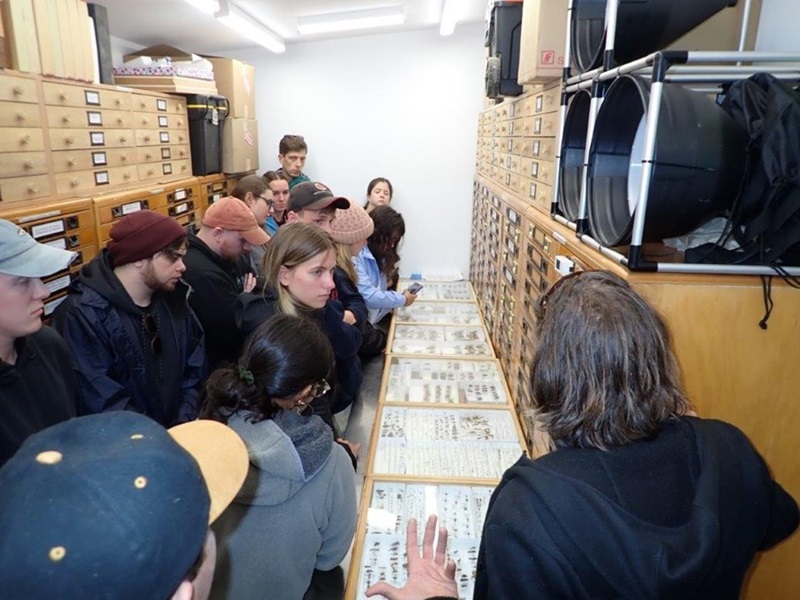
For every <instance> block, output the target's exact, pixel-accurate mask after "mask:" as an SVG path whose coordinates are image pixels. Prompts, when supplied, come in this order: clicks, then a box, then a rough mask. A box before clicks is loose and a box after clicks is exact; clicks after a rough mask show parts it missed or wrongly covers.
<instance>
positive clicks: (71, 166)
mask: <svg viewBox="0 0 800 600" xmlns="http://www.w3.org/2000/svg"><path fill="white" fill-rule="evenodd" d="M52 157H53V170H54V171H55V172H56V173H69V172H73V171H86V170H88V169H98V168H103V167H125V166H130V165H134V164H135V163H136V151H135V149H134V148H109V149H102V150H61V151H59V152H53V153H52Z"/></svg>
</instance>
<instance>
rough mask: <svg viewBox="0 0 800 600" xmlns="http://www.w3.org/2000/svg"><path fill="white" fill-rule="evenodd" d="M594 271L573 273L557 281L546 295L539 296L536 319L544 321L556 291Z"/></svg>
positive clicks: (535, 309)
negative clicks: (568, 282) (548, 305)
mask: <svg viewBox="0 0 800 600" xmlns="http://www.w3.org/2000/svg"><path fill="white" fill-rule="evenodd" d="M591 272H592V271H573V272H572V273H570V274H568V275H564V276H563V277H562V278H561V279H559V280H558V281H556V282H555V283H554V284H553V285H551V286H550V289H548V290H547V291H546V292H545V293H544V294H542V295H541V296H539V298H538V299H537V300H536V302H535V303H534V305H533V316H534V317H536V320H537V321H539V322H541V321H542V319H544V315H545V312H546V311H547V304H548V303H549V302H550V298H551V297H552V296H553V294H554V293H555V291H556V290H557V289H558V288H559V287H561V286H562V285H563V284H564V282H565V281H568V280H570V279H575V278H576V277H580V276H581V275H584V274H585V273H591Z"/></svg>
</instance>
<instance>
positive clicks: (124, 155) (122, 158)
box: [119, 154, 128, 162]
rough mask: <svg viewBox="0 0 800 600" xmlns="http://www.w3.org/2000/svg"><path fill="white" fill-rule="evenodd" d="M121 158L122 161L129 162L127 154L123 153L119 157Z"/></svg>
mask: <svg viewBox="0 0 800 600" xmlns="http://www.w3.org/2000/svg"><path fill="white" fill-rule="evenodd" d="M119 159H120V160H121V161H122V162H128V155H127V154H123V155H122V156H120V157H119Z"/></svg>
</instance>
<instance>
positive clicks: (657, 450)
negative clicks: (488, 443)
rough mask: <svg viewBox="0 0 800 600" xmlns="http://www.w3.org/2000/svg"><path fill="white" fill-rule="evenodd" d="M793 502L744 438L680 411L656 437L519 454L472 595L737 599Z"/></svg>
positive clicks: (490, 516) (791, 516) (793, 523)
mask: <svg viewBox="0 0 800 600" xmlns="http://www.w3.org/2000/svg"><path fill="white" fill-rule="evenodd" d="M797 524H798V509H797V503H796V502H795V501H794V500H793V499H792V498H791V496H789V495H788V494H787V493H786V492H785V491H784V490H783V488H781V486H780V485H778V484H777V483H775V482H774V481H773V480H772V478H771V477H770V474H769V471H768V470H767V468H766V465H765V464H764V461H763V460H762V459H761V457H760V456H759V455H758V453H757V452H756V451H755V449H754V448H753V447H752V445H751V444H750V442H749V441H748V439H747V437H746V436H745V435H744V434H743V433H742V432H741V431H739V430H738V429H736V428H735V427H733V426H732V425H728V424H727V423H722V422H720V421H713V420H705V419H696V418H683V419H680V420H679V421H677V422H674V423H670V424H669V425H667V426H665V427H664V429H663V430H662V431H661V433H660V434H659V435H658V436H656V437H655V438H654V439H652V440H644V441H637V442H634V443H632V444H630V445H627V446H623V447H618V448H613V449H611V450H609V451H601V450H596V449H590V448H559V449H557V450H556V451H554V452H552V453H550V454H548V455H546V456H543V457H541V458H539V459H537V460H529V459H527V458H525V457H523V458H521V459H520V460H519V462H517V464H516V465H514V466H513V467H511V468H510V469H509V470H508V471H506V473H505V475H504V476H503V480H502V481H501V483H500V485H499V486H498V488H497V489H496V490H495V492H494V494H493V496H492V500H491V502H490V505H489V509H488V513H487V515H486V521H485V525H484V529H483V538H482V540H481V549H480V555H479V558H478V570H477V577H476V583H475V596H474V597H475V598H476V599H482V598H492V600H501V599H508V600H512V599H513V600H518V599H519V598H537V599H547V598H570V599H576V600H577V599H586V600H589V599H592V600H601V599H605V598H609V599H610V598H615V599H616V598H631V599H637V600H640V599H648V598H653V599H655V598H680V599H682V600H683V599H690V598H696V599H698V600H699V599H704V600H707V599H715V598H729V599H735V598H739V594H740V590H741V586H742V581H743V578H744V576H745V573H746V572H747V570H748V568H749V567H750V564H751V563H752V561H753V558H754V557H755V555H756V553H757V552H758V551H759V550H765V549H767V548H769V547H771V546H773V545H775V544H776V543H778V542H779V541H781V540H783V539H784V538H786V537H787V536H789V535H790V534H791V533H792V532H793V531H794V530H795V529H796V528H797Z"/></svg>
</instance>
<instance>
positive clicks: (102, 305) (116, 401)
mask: <svg viewBox="0 0 800 600" xmlns="http://www.w3.org/2000/svg"><path fill="white" fill-rule="evenodd" d="M188 293H189V288H188V286H186V284H184V283H182V282H181V283H179V284H178V286H177V287H176V289H175V291H173V292H169V293H156V294H154V295H153V299H152V302H151V304H150V306H149V307H147V308H146V309H145V308H141V307H139V306H137V305H136V304H135V303H134V302H133V300H132V299H131V297H130V296H129V295H128V292H127V291H126V290H125V288H124V287H123V286H122V283H121V282H120V281H119V279H118V278H117V276H116V275H115V274H114V271H113V268H112V266H111V262H110V259H109V255H108V251H107V250H104V251H103V252H102V254H101V255H100V256H98V257H96V258H95V259H94V260H92V262H90V263H89V264H88V265H86V266H84V267H83V269H81V273H80V276H79V277H78V280H77V281H76V282H74V283H73V284H72V287H71V288H70V292H69V295H68V296H67V299H66V300H65V301H64V302H62V303H61V305H60V306H59V307H58V309H57V310H56V313H55V315H54V318H53V325H54V326H55V328H56V329H57V330H58V331H59V332H60V333H61V335H62V336H63V337H64V339H65V340H66V342H67V345H68V346H69V348H70V350H71V351H72V354H73V357H74V360H75V366H76V371H77V375H78V382H79V385H80V389H81V395H82V397H83V405H84V409H85V410H84V412H87V413H97V412H102V411H105V410H135V411H137V412H141V413H144V414H146V415H147V416H149V417H150V418H152V419H154V420H156V421H158V422H159V423H161V424H162V425H164V426H166V427H169V426H171V425H175V424H176V423H182V422H184V421H188V420H191V419H194V418H196V416H197V409H198V406H197V404H198V398H199V386H200V385H201V384H202V383H203V382H204V381H205V376H206V372H207V369H206V363H205V349H204V345H203V332H202V329H201V327H200V324H199V323H198V321H197V318H196V317H195V316H194V313H193V312H192V311H191V309H190V308H189V306H188V304H187V295H188ZM147 313H149V314H150V315H151V316H152V317H153V320H154V322H155V324H156V329H157V337H158V341H157V342H155V341H154V340H155V337H156V336H155V335H152V334H150V333H148V332H147V331H146V330H145V327H144V324H143V323H144V319H145V314H147Z"/></svg>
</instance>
